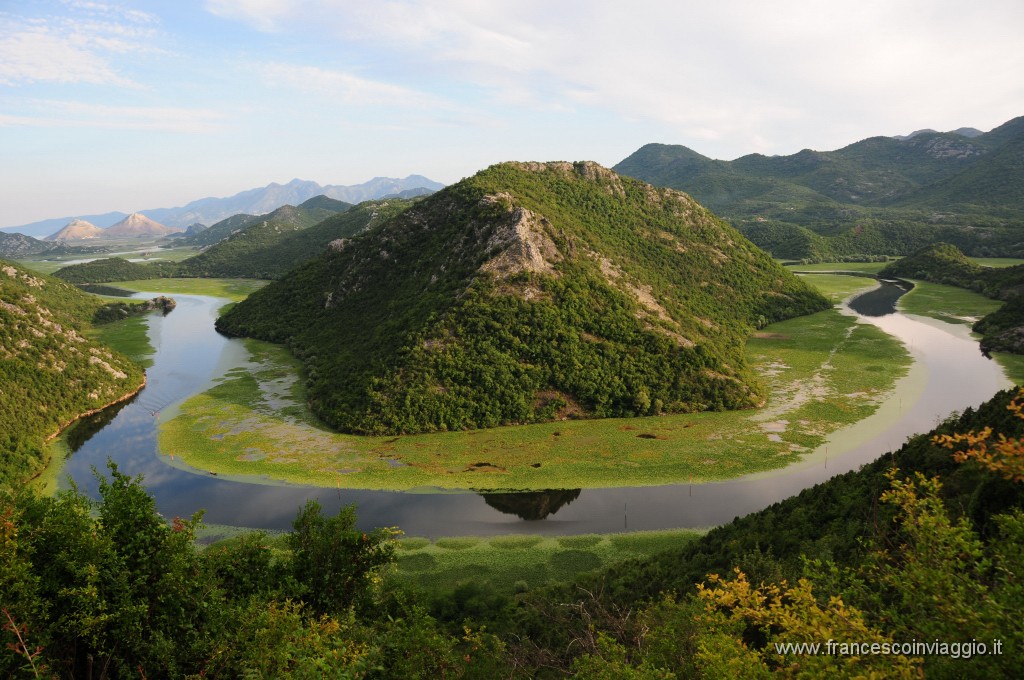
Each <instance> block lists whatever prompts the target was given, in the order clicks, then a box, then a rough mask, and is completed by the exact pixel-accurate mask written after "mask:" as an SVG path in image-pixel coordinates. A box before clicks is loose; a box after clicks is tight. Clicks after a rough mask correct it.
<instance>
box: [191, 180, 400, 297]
mask: <svg viewBox="0 0 1024 680" xmlns="http://www.w3.org/2000/svg"><path fill="white" fill-rule="evenodd" d="M320 198H324V197H322V196H321V197H320ZM310 200H311V201H312V200H316V199H310ZM325 200H327V201H332V202H333V203H340V201H333V199H325ZM307 203H309V201H307ZM409 204H410V201H405V200H399V199H391V200H378V201H368V202H366V203H361V204H360V205H358V206H356V207H351V206H348V204H345V205H346V206H347V207H346V208H345V210H343V211H338V212H335V213H331V214H329V215H328V216H327V217H324V218H323V219H321V220H318V221H317V222H316V223H314V224H313V225H312V226H309V225H308V224H303V225H302V226H289V225H282V224H281V222H280V221H278V220H271V219H267V220H263V221H260V222H257V223H254V224H250V225H249V226H248V227H246V228H245V229H243V230H241V231H238V232H237V233H234V234H232V235H230V236H228V237H227V238H225V239H223V240H221V241H219V242H218V243H215V244H214V245H212V246H210V247H209V248H207V249H206V250H205V251H203V252H202V253H200V254H199V255H196V256H195V257H190V258H188V259H186V260H183V261H182V262H181V263H180V264H179V265H178V267H177V268H176V269H175V271H174V274H173V275H174V276H177V277H192V276H194V277H224V278H250V279H276V278H278V277H280V276H282V275H284V274H285V273H286V272H287V271H289V270H290V269H293V268H294V267H296V266H298V265H300V264H302V263H303V262H306V261H307V260H309V259H311V258H313V257H315V256H316V255H319V254H320V253H321V252H323V250H324V248H326V247H327V244H328V243H330V242H331V241H333V240H335V239H339V238H348V237H351V236H355V235H356V234H358V233H359V232H361V231H363V230H364V229H366V228H367V227H368V226H369V225H370V224H371V223H372V222H373V221H374V220H376V219H381V218H382V216H386V215H392V214H395V213H398V212H400V211H402V210H404V209H405V208H406V207H408V205H409ZM303 205H306V204H305V203H304V204H303ZM317 215H318V216H319V215H320V214H319V213H317Z"/></svg>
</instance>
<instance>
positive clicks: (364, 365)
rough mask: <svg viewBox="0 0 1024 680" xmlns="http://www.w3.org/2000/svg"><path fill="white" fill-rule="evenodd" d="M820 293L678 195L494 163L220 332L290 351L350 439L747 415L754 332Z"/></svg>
mask: <svg viewBox="0 0 1024 680" xmlns="http://www.w3.org/2000/svg"><path fill="white" fill-rule="evenodd" d="M827 306H828V303H827V301H826V300H825V299H824V298H822V297H821V296H820V295H819V294H818V293H817V292H815V291H813V290H812V289H810V288H809V287H808V286H807V285H805V284H804V283H803V282H801V281H799V280H798V279H797V278H796V277H794V276H792V275H791V274H790V273H789V272H787V271H785V270H784V269H783V268H781V267H779V266H778V265H777V264H776V263H775V262H773V261H772V260H771V258H770V257H768V256H767V255H766V254H765V253H764V252H762V251H761V250H759V249H758V248H756V247H755V246H754V245H753V244H751V243H750V242H749V241H747V240H746V239H745V238H743V237H742V236H741V235H740V234H739V233H738V232H736V231H735V230H734V229H732V228H731V227H729V226H727V225H725V224H724V223H722V222H721V221H720V220H718V219H717V218H716V217H714V216H713V215H712V214H711V213H710V212H708V211H707V210H706V209H705V208H703V207H702V206H700V205H699V204H698V203H697V202H696V201H694V200H693V199H691V198H690V197H689V196H686V195H685V194H681V193H679V192H676V191H672V190H667V189H655V188H654V187H651V186H650V185H647V184H645V183H643V182H639V181H637V180H633V179H629V178H623V177H619V176H618V175H616V174H615V173H613V172H611V171H609V170H607V169H605V168H602V167H600V166H598V165H596V164H593V163H575V164H571V163H547V164H542V163H505V164H500V165H495V166H492V167H490V168H488V169H487V170H484V171H482V172H480V173H479V174H477V175H476V176H474V177H471V178H469V179H466V180H463V181H462V182H460V183H458V184H456V185H454V186H451V187H448V188H446V189H444V190H442V191H440V192H438V193H436V194H434V195H432V196H431V197H429V198H427V199H424V200H422V201H421V202H420V203H418V204H416V205H414V206H413V207H411V208H409V209H408V210H406V211H405V212H403V213H401V214H400V215H398V216H396V217H394V218H392V219H391V220H388V221H386V222H384V223H382V224H380V225H378V226H376V227H375V228H373V229H370V230H369V231H367V232H366V233H364V234H362V235H360V236H358V237H356V238H353V239H350V240H341V241H338V242H336V243H333V244H332V247H331V248H330V249H329V251H328V252H327V253H326V254H325V255H323V256H321V257H319V258H317V259H315V260H313V261H311V262H309V263H307V264H306V265H304V266H302V267H300V268H298V269H297V270H295V271H293V272H291V273H290V274H288V275H287V276H285V277H283V278H282V279H280V280H279V281H277V282H275V283H274V284H271V285H270V286H267V287H266V288H264V289H262V290H261V291H258V292H257V293H254V294H253V295H252V296H251V297H250V298H249V299H248V300H246V301H245V302H243V303H241V304H239V305H238V306H236V307H235V308H233V309H232V310H231V311H230V312H228V313H227V314H226V315H225V316H224V317H222V318H221V319H220V321H219V322H218V329H219V330H221V331H223V332H226V333H229V334H234V335H252V336H256V337H261V338H265V339H268V340H271V341H275V342H287V343H288V344H289V346H290V347H291V348H292V349H293V350H294V351H295V352H296V354H297V355H299V356H300V357H301V358H303V359H304V361H305V362H306V364H307V367H308V369H309V376H310V399H311V403H312V406H313V408H314V410H315V411H316V412H317V413H318V414H319V415H320V416H321V417H322V418H324V419H325V420H326V421H327V422H328V423H330V424H332V425H333V426H335V427H338V428H340V429H343V430H348V431H354V432H414V431H430V430H444V429H461V428H477V427H490V426H495V425H500V424H510V423H525V422H532V421H540V420H548V419H552V418H562V417H570V416H571V417H584V416H596V417H606V416H623V415H640V414H652V413H659V412H665V411H669V412H678V411H691V410H703V409H718V408H741V407H747V406H752V405H754V404H757V403H759V402H760V401H761V400H762V399H763V394H762V392H761V387H760V385H758V384H757V383H756V382H755V381H754V379H753V377H752V375H751V374H750V372H749V370H748V369H747V367H746V366H745V364H744V359H743V353H742V348H743V345H744V343H745V340H746V338H747V336H748V335H749V333H750V331H751V330H752V329H753V328H754V327H756V326H760V325H763V324H766V323H769V322H771V321H774V320H778V319H782V318H786V317H790V316H795V315H799V314H806V313H809V312H813V311H817V310H820V309H823V308H825V307H827Z"/></svg>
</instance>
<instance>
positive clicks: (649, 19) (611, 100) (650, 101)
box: [208, 0, 1024, 152]
mask: <svg viewBox="0 0 1024 680" xmlns="http://www.w3.org/2000/svg"><path fill="white" fill-rule="evenodd" d="M208 6H209V7H211V11H216V12H217V13H218V14H220V15H221V16H226V17H234V18H237V19H239V20H242V21H245V22H246V23H248V24H249V25H251V26H257V27H263V28H264V30H270V29H273V30H275V31H278V32H280V33H282V34H287V33H289V32H291V33H294V34H295V35H297V36H299V35H301V36H316V37H319V38H320V39H321V40H322V41H323V42H326V41H327V39H328V37H334V38H335V39H338V40H340V41H342V42H344V43H345V44H346V45H349V46H351V45H360V46H361V47H362V48H363V49H364V50H366V51H369V52H371V53H374V54H377V55H379V59H380V60H388V61H390V62H396V61H397V62H399V63H404V64H405V65H406V67H407V68H408V69H410V70H415V71H416V72H417V73H422V74H425V75H426V76H427V77H433V78H434V79H435V80H437V81H443V80H445V79H449V80H451V79H454V80H456V81H457V82H459V83H461V84H462V85H471V86H472V87H474V88H477V91H478V92H480V91H483V92H485V93H486V94H487V95H488V98H489V101H490V103H491V104H492V105H498V104H500V105H502V106H516V105H518V106H522V107H525V108H546V109H547V110H559V109H560V108H561V109H565V110H573V109H574V108H576V107H580V106H589V107H594V108H597V109H600V110H604V111H607V112H611V113H613V114H615V115H618V116H621V117H623V118H626V119H630V120H646V121H649V122H652V123H655V124H658V125H661V126H663V127H664V128H665V130H666V131H667V132H670V133H671V132H673V131H674V132H675V133H676V134H678V135H680V136H681V137H682V136H686V135H695V136H697V137H707V136H712V135H711V133H710V131H712V130H714V131H716V133H715V136H717V137H718V138H719V140H720V141H722V145H721V147H722V148H723V149H724V148H725V147H726V146H728V145H729V144H727V142H731V147H732V148H733V149H736V150H737V151H749V150H753V149H752V148H751V147H752V145H755V144H756V145H760V146H762V147H763V148H761V149H760V150H763V151H767V152H772V151H783V152H788V151H789V150H790V149H780V148H779V147H780V145H781V144H783V143H784V142H780V141H779V140H780V139H783V138H786V140H787V141H788V139H791V138H793V137H794V133H796V132H799V131H800V130H801V129H805V130H810V129H812V128H813V129H815V130H817V134H816V137H813V138H808V135H804V143H806V144H817V145H818V146H819V148H820V147H821V146H822V145H823V144H828V143H829V142H831V141H839V139H838V134H840V132H839V131H840V130H841V134H843V135H847V134H851V130H850V127H851V126H854V127H859V128H860V129H861V130H863V131H864V132H865V133H871V134H877V133H880V132H886V131H887V127H886V126H891V125H899V124H901V123H900V121H903V123H902V124H906V121H910V120H913V121H915V124H917V123H918V122H919V123H920V124H922V125H924V124H928V125H929V126H932V127H938V126H942V125H950V126H958V125H961V124H975V125H979V126H980V125H984V124H986V122H989V121H987V120H978V117H979V116H982V115H984V116H991V117H992V118H993V119H994V122H1000V119H1001V120H1006V119H1008V118H1009V117H1012V116H1014V115H1019V114H1020V113H1021V112H1022V111H1024V80H1022V79H1021V78H1020V73H1022V72H1024V41H1021V40H1020V36H1019V33H1020V28H1021V27H1022V26H1024V3H1020V2H1019V0H991V1H990V2H986V3H975V4H963V3H962V2H954V1H953V0H906V1H903V2H898V3H894V2H891V0H859V1H858V2H856V3H853V2H842V3H841V2H829V3H814V2H807V1H806V0H777V1H774V2H763V0H718V1H717V2H714V3H665V2H658V1H656V0H634V2H631V3H623V2H621V0H589V1H584V0H562V1H560V2H555V3H551V2H541V1H539V0H515V1H513V0H491V1H489V2H486V3H481V2H478V1H477V0H447V1H440V0H379V1H377V2H372V3H368V2H362V1H360V2H356V1H354V0H318V1H316V2H314V1H313V0H294V1H293V2H289V3H285V2H284V1H283V0H281V1H277V0H262V1H261V0H211V1H210V2H209V3H208ZM480 103H481V102H480V101H479V99H478V101H477V102H476V104H478V105H479V104H480ZM929 121H930V122H929ZM829 130H831V132H829ZM702 131H703V132H702ZM896 131H898V130H893V132H896ZM770 140H776V141H775V142H771V141H770ZM845 141H847V142H848V141H853V140H850V139H847V140H845ZM766 143H767V148H764V147H765V145H766Z"/></svg>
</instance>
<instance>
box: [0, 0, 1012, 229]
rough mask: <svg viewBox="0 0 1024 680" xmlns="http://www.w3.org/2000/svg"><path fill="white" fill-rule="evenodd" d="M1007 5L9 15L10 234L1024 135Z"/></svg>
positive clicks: (783, 3)
mask: <svg viewBox="0 0 1024 680" xmlns="http://www.w3.org/2000/svg"><path fill="white" fill-rule="evenodd" d="M1021 35H1024V3H1022V2H1020V0H1005V1H1003V0H976V1H975V2H971V3H966V2H962V0H958V1H957V2H945V1H943V0H932V1H925V0H877V1H876V0H859V1H858V2H847V1H846V0H841V1H840V0H832V1H829V2H820V1H811V0H801V1H798V0H716V1H715V2H707V1H706V0H702V1H700V2H689V1H680V2H654V1H650V0H632V1H631V2H622V0H617V1H615V2H610V1H606V0H590V1H583V0H546V1H541V0H515V1H505V0H486V1H481V0H447V1H446V0H432V1H419V0H395V1H389V0H376V1H367V0H363V1H350V0H320V1H318V2H313V1H306V0H205V1H194V2H193V1H189V0H174V1H173V2H169V1H160V2H105V1H102V0H97V1H95V2H93V1H85V0H63V1H60V0H40V1H32V0H26V1H14V2H11V1H5V0H0V153H2V156H3V159H2V162H0V187H2V188H3V189H2V191H0V226H10V225H16V224H23V223H26V222H29V221H34V220H38V219H43V218H49V217H59V216H64V215H80V214H89V213H100V212H106V211H111V210H122V211H133V210H138V209H143V208H155V207H172V206H177V205H182V204H184V203H187V202H189V201H191V200H194V199H197V198H202V197H205V196H226V195H230V194H233V193H236V192H238V191H241V190H244V189H248V188H252V187H256V186H262V185H265V184H267V183H269V182H272V181H276V182H282V183H283V182H287V181H289V180H291V179H293V178H296V177H298V178H302V179H311V180H315V181H317V182H320V183H322V184H357V183H360V182H364V181H366V180H368V179H370V178H372V177H374V176H382V175H383V176H392V177H403V176H405V175H408V174H413V173H417V174H423V175H426V176H428V177H430V178H432V179H435V180H437V181H441V182H446V183H450V182H454V181H457V180H458V179H460V178H461V177H464V176H467V175H471V174H473V173H474V172H476V171H477V170H479V169H481V168H483V167H486V166H487V165H490V164H492V163H496V162H500V161H504V160H584V159H587V160H595V161H597V162H599V163H602V164H604V165H609V166H610V165H614V164H615V163H617V162H618V161H620V160H622V159H623V158H625V157H626V156H628V155H629V154H630V153H632V152H633V151H635V150H636V149H637V148H639V147H640V146H642V145H643V144H645V143H647V142H663V143H671V144H684V145H686V146H689V147H691V148H693V149H694V150H696V151H698V152H700V153H703V154H705V155H707V156H711V157H713V158H722V159H732V158H736V157H738V156H741V155H743V154H746V153H751V152H760V153H765V154H789V153H794V152H796V151H799V150H800V149H802V148H813V149H819V150H828V149H835V148H839V147H842V146H845V145H846V144H849V143H852V142H854V141H857V140H859V139H863V138H865V137H869V136H872V135H877V134H888V135H893V134H905V133H907V132H910V131H912V130H915V129H919V128H925V127H929V128H935V129H940V130H949V129H954V128H957V127H961V126H973V127H977V128H980V129H982V130H988V129H991V128H992V127H995V126H997V125H999V124H1001V123H1003V122H1005V121H1007V120H1009V119H1011V118H1014V117H1016V116H1019V115H1024V77H1022V75H1021V74H1024V40H1022V39H1021Z"/></svg>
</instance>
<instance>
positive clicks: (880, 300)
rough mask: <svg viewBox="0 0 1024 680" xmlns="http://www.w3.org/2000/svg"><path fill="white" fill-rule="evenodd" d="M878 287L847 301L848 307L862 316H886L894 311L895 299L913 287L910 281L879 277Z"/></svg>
mask: <svg viewBox="0 0 1024 680" xmlns="http://www.w3.org/2000/svg"><path fill="white" fill-rule="evenodd" d="M880 282H881V284H882V285H880V286H879V287H878V288H876V289H874V290H872V291H869V292H868V293H865V294H864V295H858V296H857V297H855V298H853V299H852V300H850V302H849V307H850V309H852V310H853V311H855V312H857V313H858V314H863V315H864V316H871V317H877V316H888V315H889V314H895V313H896V301H897V300H899V299H900V298H901V297H903V296H904V295H906V294H907V293H909V292H910V291H911V290H913V288H914V284H912V283H911V282H910V281H903V280H901V279H892V280H888V279H880Z"/></svg>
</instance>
